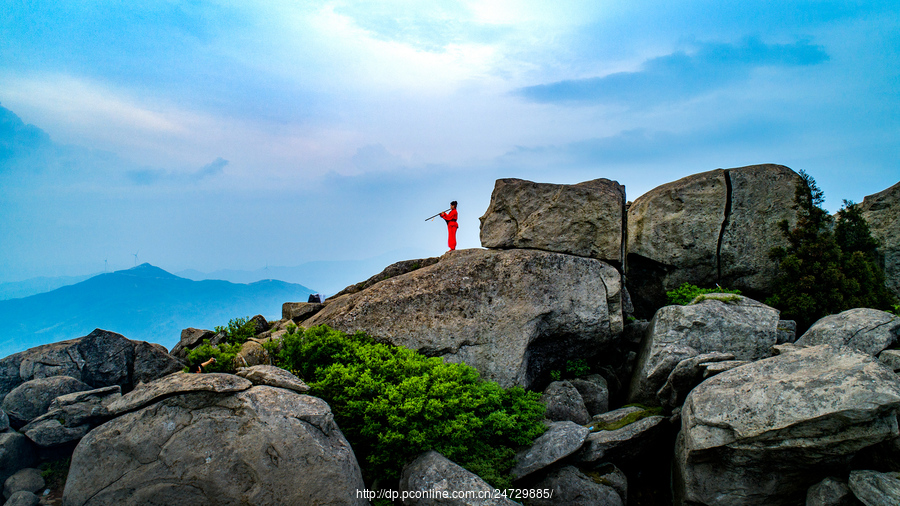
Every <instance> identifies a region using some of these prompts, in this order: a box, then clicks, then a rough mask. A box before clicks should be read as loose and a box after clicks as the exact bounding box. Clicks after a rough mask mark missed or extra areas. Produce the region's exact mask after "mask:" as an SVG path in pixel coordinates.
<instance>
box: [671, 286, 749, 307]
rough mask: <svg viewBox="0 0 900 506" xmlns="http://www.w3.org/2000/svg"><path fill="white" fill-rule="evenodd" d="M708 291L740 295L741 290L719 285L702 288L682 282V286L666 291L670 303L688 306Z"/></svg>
mask: <svg viewBox="0 0 900 506" xmlns="http://www.w3.org/2000/svg"><path fill="white" fill-rule="evenodd" d="M708 293H733V294H735V295H740V294H741V291H740V290H729V289H727V288H720V287H718V286H717V287H716V288H700V287H698V286H695V285H692V284H690V283H682V284H681V286H679V287H678V288H676V289H674V290H672V291H671V292H666V296H667V297H668V298H669V305H672V306H687V305H688V304H690V303H691V302H693V301H694V299H696V298H697V297H699V296H700V295H705V294H708Z"/></svg>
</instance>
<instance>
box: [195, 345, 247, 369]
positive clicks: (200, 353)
mask: <svg viewBox="0 0 900 506" xmlns="http://www.w3.org/2000/svg"><path fill="white" fill-rule="evenodd" d="M239 351H241V345H240V344H228V343H222V344H220V345H218V346H213V345H211V344H209V339H204V340H203V344H201V345H200V346H197V347H196V348H194V349H193V350H191V351H189V352H188V356H187V362H188V364H190V365H191V366H194V365H197V364H202V363H203V362H206V361H207V360H209V359H210V358H213V357H215V359H216V361H215V362H214V363H212V364H209V365H208V366H206V367H204V368H203V371H204V372H227V373H233V372H234V371H235V367H234V357H235V356H237V354H238V352H239Z"/></svg>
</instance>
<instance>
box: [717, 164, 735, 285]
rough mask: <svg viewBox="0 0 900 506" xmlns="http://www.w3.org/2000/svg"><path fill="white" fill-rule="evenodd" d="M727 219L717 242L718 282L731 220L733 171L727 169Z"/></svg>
mask: <svg viewBox="0 0 900 506" xmlns="http://www.w3.org/2000/svg"><path fill="white" fill-rule="evenodd" d="M724 173H725V217H724V218H723V219H722V227H721V228H720V229H719V240H718V241H717V242H716V282H717V283H719V282H721V281H722V239H723V238H724V237H725V229H727V228H728V221H729V219H730V218H731V192H732V188H731V169H725V171H724Z"/></svg>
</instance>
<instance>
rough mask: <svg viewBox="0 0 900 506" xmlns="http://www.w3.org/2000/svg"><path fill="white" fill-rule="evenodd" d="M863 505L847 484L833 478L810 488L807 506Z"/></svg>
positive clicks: (807, 493)
mask: <svg viewBox="0 0 900 506" xmlns="http://www.w3.org/2000/svg"><path fill="white" fill-rule="evenodd" d="M861 504H862V503H861V502H859V500H858V499H857V498H856V496H855V495H853V492H852V491H851V490H850V487H848V486H847V484H846V483H844V482H842V481H840V480H838V479H836V478H832V477H828V478H825V479H824V480H822V481H820V482H819V483H816V484H815V485H813V486H811V487H809V490H808V491H807V492H806V506H859V505H861Z"/></svg>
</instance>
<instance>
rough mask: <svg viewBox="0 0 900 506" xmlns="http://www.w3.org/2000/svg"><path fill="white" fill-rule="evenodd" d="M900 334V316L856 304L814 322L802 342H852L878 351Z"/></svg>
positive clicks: (871, 351) (861, 348) (853, 345)
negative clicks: (858, 306) (855, 306)
mask: <svg viewBox="0 0 900 506" xmlns="http://www.w3.org/2000/svg"><path fill="white" fill-rule="evenodd" d="M898 338H900V317H897V316H895V315H892V314H891V313H888V312H886V311H879V310H878V309H869V308H856V309H848V310H846V311H844V312H841V313H838V314H834V315H829V316H826V317H824V318H822V319H820V320H819V321H817V322H816V323H813V325H812V327H810V328H809V330H807V331H806V332H805V333H804V334H803V335H802V336H800V339H798V340H797V343H796V344H798V345H800V346H815V345H817V344H830V345H833V346H850V347H851V348H855V349H857V350H859V351H861V352H863V353H868V354H870V355H878V354H879V353H881V352H882V351H883V350H884V349H885V348H887V347H889V346H891V345H892V344H894V343H895V342H897V339H898Z"/></svg>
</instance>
